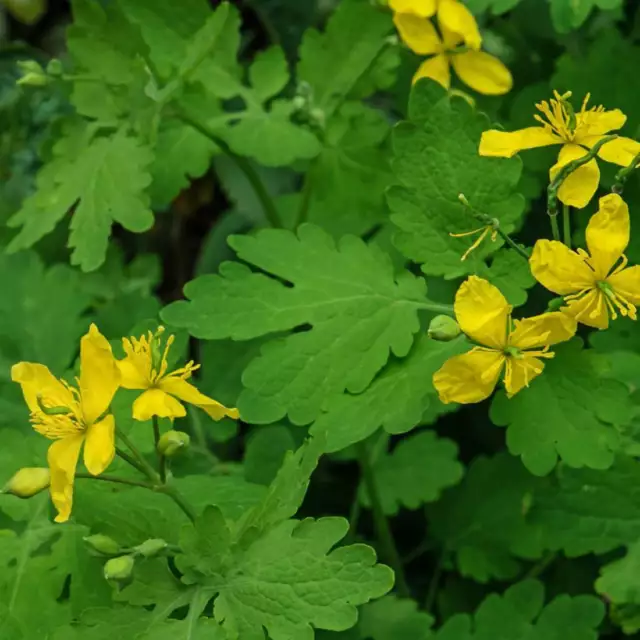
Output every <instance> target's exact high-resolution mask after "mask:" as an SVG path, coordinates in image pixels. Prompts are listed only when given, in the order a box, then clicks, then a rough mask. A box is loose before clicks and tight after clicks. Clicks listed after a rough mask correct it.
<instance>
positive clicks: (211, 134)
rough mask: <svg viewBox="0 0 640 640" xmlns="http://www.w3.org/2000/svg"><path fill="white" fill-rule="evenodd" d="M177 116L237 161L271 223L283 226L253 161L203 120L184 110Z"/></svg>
mask: <svg viewBox="0 0 640 640" xmlns="http://www.w3.org/2000/svg"><path fill="white" fill-rule="evenodd" d="M177 117H178V119H179V120H181V121H182V122H184V123H185V124H187V125H189V126H190V127H193V128H194V129H195V130H196V131H198V132H199V133H201V134H202V135H203V136H205V137H207V138H209V140H211V141H212V142H213V143H215V144H216V145H217V146H218V147H220V149H222V151H223V152H224V153H225V154H226V155H227V156H229V157H230V158H231V159H232V160H233V161H234V162H235V163H236V165H237V166H238V168H239V169H240V171H242V173H244V175H245V177H246V178H247V180H248V181H249V184H251V187H252V188H253V190H254V192H255V194H256V196H257V197H258V200H260V204H261V205H262V209H263V211H264V215H265V217H266V219H267V220H268V221H269V224H270V225H271V226H272V227H274V228H276V229H279V228H282V223H281V222H280V217H279V216H278V212H277V210H276V207H275V204H274V203H273V199H272V198H271V196H270V195H269V192H268V191H267V188H266V187H265V186H264V183H263V182H262V178H260V175H259V174H258V172H257V171H256V170H255V168H254V166H253V165H252V164H251V162H250V161H249V160H248V159H247V158H245V157H244V156H241V155H239V154H237V153H236V152H235V151H233V149H231V147H230V146H229V145H228V144H227V143H226V142H225V141H224V140H223V139H222V138H221V137H220V136H219V135H218V134H217V133H216V132H215V131H213V130H211V129H210V128H209V127H208V126H207V125H206V124H204V123H203V122H200V121H198V120H196V119H195V118H192V117H191V116H190V115H189V114H187V113H186V112H184V111H179V112H178V114H177Z"/></svg>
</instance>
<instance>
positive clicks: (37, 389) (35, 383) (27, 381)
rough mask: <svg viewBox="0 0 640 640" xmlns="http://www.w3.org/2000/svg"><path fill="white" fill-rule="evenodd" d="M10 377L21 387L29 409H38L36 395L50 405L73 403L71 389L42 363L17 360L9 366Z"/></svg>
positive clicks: (59, 405) (68, 405) (65, 405)
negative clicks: (17, 361) (16, 362)
mask: <svg viewBox="0 0 640 640" xmlns="http://www.w3.org/2000/svg"><path fill="white" fill-rule="evenodd" d="M11 379H12V380H13V381H14V382H17V383H18V384H19V385H20V387H21V388H22V394H23V395H24V399H25V402H26V403H27V406H28V407H29V411H38V409H39V408H40V405H39V404H38V396H40V397H41V399H42V400H46V404H47V405H48V406H51V407H70V406H72V405H73V404H74V398H73V394H72V393H71V391H70V390H69V389H68V388H67V387H65V386H64V385H63V384H62V382H60V380H58V378H56V377H55V376H54V375H53V374H52V373H51V371H49V369H48V368H47V367H45V366H44V365H43V364H37V363H34V362H19V363H18V364H14V365H13V367H11Z"/></svg>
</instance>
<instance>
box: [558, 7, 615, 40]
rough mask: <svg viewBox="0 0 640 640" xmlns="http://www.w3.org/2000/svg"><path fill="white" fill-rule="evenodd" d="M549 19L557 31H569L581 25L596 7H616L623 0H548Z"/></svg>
mask: <svg viewBox="0 0 640 640" xmlns="http://www.w3.org/2000/svg"><path fill="white" fill-rule="evenodd" d="M550 2H551V20H552V22H553V26H554V28H555V29H556V31H557V32H558V33H569V32H570V31H574V30H576V29H578V28H579V27H581V26H582V25H583V24H584V22H585V21H586V20H587V18H588V17H589V14H590V13H591V11H592V10H593V9H594V8H595V7H596V6H598V7H600V8H602V9H610V10H611V9H617V8H619V7H620V6H621V5H622V2H623V0H550Z"/></svg>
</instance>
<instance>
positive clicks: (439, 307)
mask: <svg viewBox="0 0 640 640" xmlns="http://www.w3.org/2000/svg"><path fill="white" fill-rule="evenodd" d="M527 259H528V258H527ZM417 306H418V308H419V309H425V310H426V311H433V312H434V313H444V314H445V315H449V316H450V315H453V305H450V304H440V303H439V302H421V303H419V304H418V305H417Z"/></svg>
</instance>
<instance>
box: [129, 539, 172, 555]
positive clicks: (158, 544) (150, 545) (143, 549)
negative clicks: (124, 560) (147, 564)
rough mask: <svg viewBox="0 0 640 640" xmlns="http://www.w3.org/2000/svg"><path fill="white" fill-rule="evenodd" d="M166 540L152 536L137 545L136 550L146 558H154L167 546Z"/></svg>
mask: <svg viewBox="0 0 640 640" xmlns="http://www.w3.org/2000/svg"><path fill="white" fill-rule="evenodd" d="M167 546H168V545H167V542H166V540H162V539H161V538H151V539H149V540H145V541H144V542H143V543H142V544H139V545H138V546H137V547H135V549H134V551H135V552H136V553H138V554H139V555H141V556H142V557H144V558H153V557H154V556H157V555H160V554H161V553H162V552H163V551H164V550H165V549H166V548H167Z"/></svg>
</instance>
